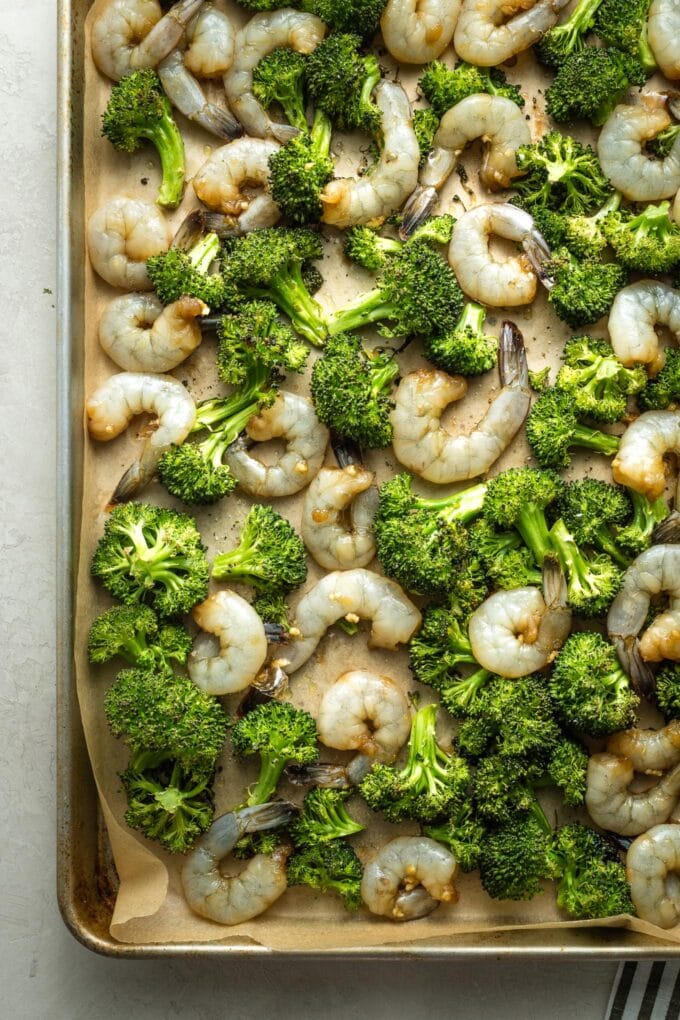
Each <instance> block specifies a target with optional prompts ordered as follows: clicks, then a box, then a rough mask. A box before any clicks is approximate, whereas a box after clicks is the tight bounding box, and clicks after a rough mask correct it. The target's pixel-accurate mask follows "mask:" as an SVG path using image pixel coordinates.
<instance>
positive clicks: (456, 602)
mask: <svg viewBox="0 0 680 1020" xmlns="http://www.w3.org/2000/svg"><path fill="white" fill-rule="evenodd" d="M488 594H489V581H488V578H487V576H486V572H485V570H484V567H483V566H482V564H481V562H480V560H479V559H478V557H477V556H474V555H471V556H468V557H466V558H465V559H463V560H461V561H460V563H459V564H458V566H457V567H456V570H455V571H454V577H453V580H452V582H451V586H450V588H449V590H448V591H447V593H446V600H447V604H448V605H449V606H450V607H451V610H452V611H453V612H454V613H456V614H457V616H459V617H460V619H461V620H467V619H468V617H469V616H470V613H474V611H475V609H477V607H478V606H481V604H482V602H483V601H484V599H485V598H486V597H487V595H488Z"/></svg>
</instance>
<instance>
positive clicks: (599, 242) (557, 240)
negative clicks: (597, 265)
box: [543, 191, 621, 259]
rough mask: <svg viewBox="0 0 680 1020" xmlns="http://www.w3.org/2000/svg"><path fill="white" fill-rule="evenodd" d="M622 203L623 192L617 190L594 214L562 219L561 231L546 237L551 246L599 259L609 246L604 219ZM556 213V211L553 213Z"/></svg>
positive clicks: (584, 256)
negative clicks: (605, 234)
mask: <svg viewBox="0 0 680 1020" xmlns="http://www.w3.org/2000/svg"><path fill="white" fill-rule="evenodd" d="M620 204H621V193H620V192H618V191H615V192H613V193H612V195H611V196H610V198H608V199H607V201H606V202H605V203H604V205H603V206H601V207H600V208H599V209H598V210H597V211H596V212H594V213H593V214H592V216H585V215H583V214H580V215H579V214H574V215H572V216H566V217H564V218H563V219H561V221H560V222H561V233H560V234H559V236H558V234H557V232H555V235H554V236H553V238H552V239H551V238H549V237H547V235H546V234H545V233H544V234H543V236H544V237H546V240H547V241H548V244H549V246H550V247H551V248H561V247H563V246H564V247H566V248H568V249H569V251H570V252H571V253H572V255H578V256H581V257H583V258H594V259H597V258H599V256H601V255H602V253H603V252H604V250H605V248H606V247H607V238H606V237H605V236H604V229H603V227H604V221H605V219H606V217H607V216H608V215H609V213H610V212H615V211H616V210H617V209H618V208H619V205H620ZM552 215H553V216H554V215H556V214H555V213H553V214H552Z"/></svg>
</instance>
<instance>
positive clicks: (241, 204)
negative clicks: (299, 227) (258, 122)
mask: <svg viewBox="0 0 680 1020" xmlns="http://www.w3.org/2000/svg"><path fill="white" fill-rule="evenodd" d="M278 148H279V143H278V142H275V141H273V140H272V139H270V138H237V139H236V140H235V141H233V142H230V143H229V144H228V145H223V146H222V147H221V148H219V149H216V150H215V152H213V153H212V155H211V156H209V157H208V159H207V160H206V161H205V163H204V164H203V166H202V167H201V168H200V170H199V171H198V173H197V174H196V176H195V177H194V179H193V186H194V191H195V192H196V195H197V197H198V198H199V199H200V200H201V202H203V204H204V205H207V206H208V208H209V209H212V210H214V211H215V212H219V213H224V214H226V215H230V216H234V217H235V218H236V223H237V225H238V229H239V231H240V232H241V233H244V234H245V233H247V231H249V230H254V229H256V228H259V227H273V226H274V224H275V223H277V222H278V221H279V219H280V218H281V213H280V212H279V207H278V206H277V205H276V203H275V202H274V199H273V198H271V196H270V195H268V194H267V193H266V191H264V190H262V191H261V192H260V194H258V195H256V196H255V197H253V196H252V195H251V194H250V189H251V188H260V189H265V188H266V187H267V182H268V180H269V157H270V156H271V155H272V154H273V153H275V152H276V151H277V149H278Z"/></svg>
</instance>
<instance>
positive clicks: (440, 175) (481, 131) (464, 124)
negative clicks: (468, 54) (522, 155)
mask: <svg viewBox="0 0 680 1020" xmlns="http://www.w3.org/2000/svg"><path fill="white" fill-rule="evenodd" d="M475 138H481V139H482V140H483V142H484V157H483V159H482V167H481V171H480V178H481V181H482V184H484V186H485V187H487V188H489V189H490V190H491V191H500V190H502V189H503V188H508V187H510V183H511V181H512V180H513V178H515V177H518V176H519V174H520V171H519V170H518V169H517V163H516V162H515V153H516V152H517V149H518V148H519V147H520V145H528V144H529V143H530V142H531V132H530V130H529V125H528V124H527V122H526V120H525V119H524V114H523V113H522V111H521V110H520V108H519V107H518V106H517V104H516V103H513V102H512V100H510V99H506V98H505V97H504V96H488V95H482V94H480V95H474V96H467V98H466V99H462V100H461V101H460V102H459V103H456V105H455V106H452V107H451V109H450V110H447V111H446V113H445V114H444V116H443V117H442V119H441V121H440V124H439V128H438V130H437V133H436V134H435V136H434V141H433V146H434V148H433V150H432V152H431V153H430V155H429V156H428V157H427V159H426V161H425V166H424V167H423V169H422V170H421V172H420V183H419V186H418V187H417V188H416V190H415V192H414V193H413V195H411V197H410V198H409V200H408V202H407V203H406V205H405V206H404V211H403V223H402V228H401V231H400V233H401V234H402V236H404V237H408V236H409V234H411V233H412V232H413V231H414V230H415V228H416V227H417V226H418V225H419V224H420V223H421V222H422V221H423V220H424V219H425V218H426V217H427V216H428V215H429V213H430V212H431V210H432V207H433V205H434V202H435V200H436V193H437V192H438V191H439V190H440V188H442V187H443V186H444V183H445V182H446V180H447V179H448V177H449V175H450V174H451V172H452V171H453V169H454V168H455V166H456V163H457V161H458V157H459V156H460V154H461V152H462V151H463V149H464V148H465V146H466V145H467V144H468V143H469V142H472V141H474V139H475Z"/></svg>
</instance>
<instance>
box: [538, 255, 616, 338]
mask: <svg viewBox="0 0 680 1020" xmlns="http://www.w3.org/2000/svg"><path fill="white" fill-rule="evenodd" d="M543 272H544V273H545V276H546V278H547V279H551V280H552V284H551V286H550V289H549V293H548V301H549V302H550V304H551V306H552V307H553V308H554V310H555V313H556V315H557V316H558V318H560V319H562V321H563V322H566V323H567V325H568V326H571V328H572V329H580V328H581V327H582V326H587V325H589V324H590V323H593V322H597V320H598V319H601V318H602V316H603V315H606V314H607V312H608V311H609V309H610V308H611V306H612V302H613V301H614V298H615V297H616V295H617V294H618V292H619V291H620V290H621V288H622V287H623V286H624V285H625V283H626V280H627V278H628V274H627V272H626V270H625V269H624V268H623V267H622V266H619V265H618V264H617V263H616V262H601V261H600V260H599V259H596V258H582V259H579V258H576V257H575V256H574V255H572V254H571V253H570V252H569V251H568V249H566V248H560V249H558V250H557V251H555V252H553V257H552V259H551V260H550V261H549V262H546V264H545V265H544V266H543Z"/></svg>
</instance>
